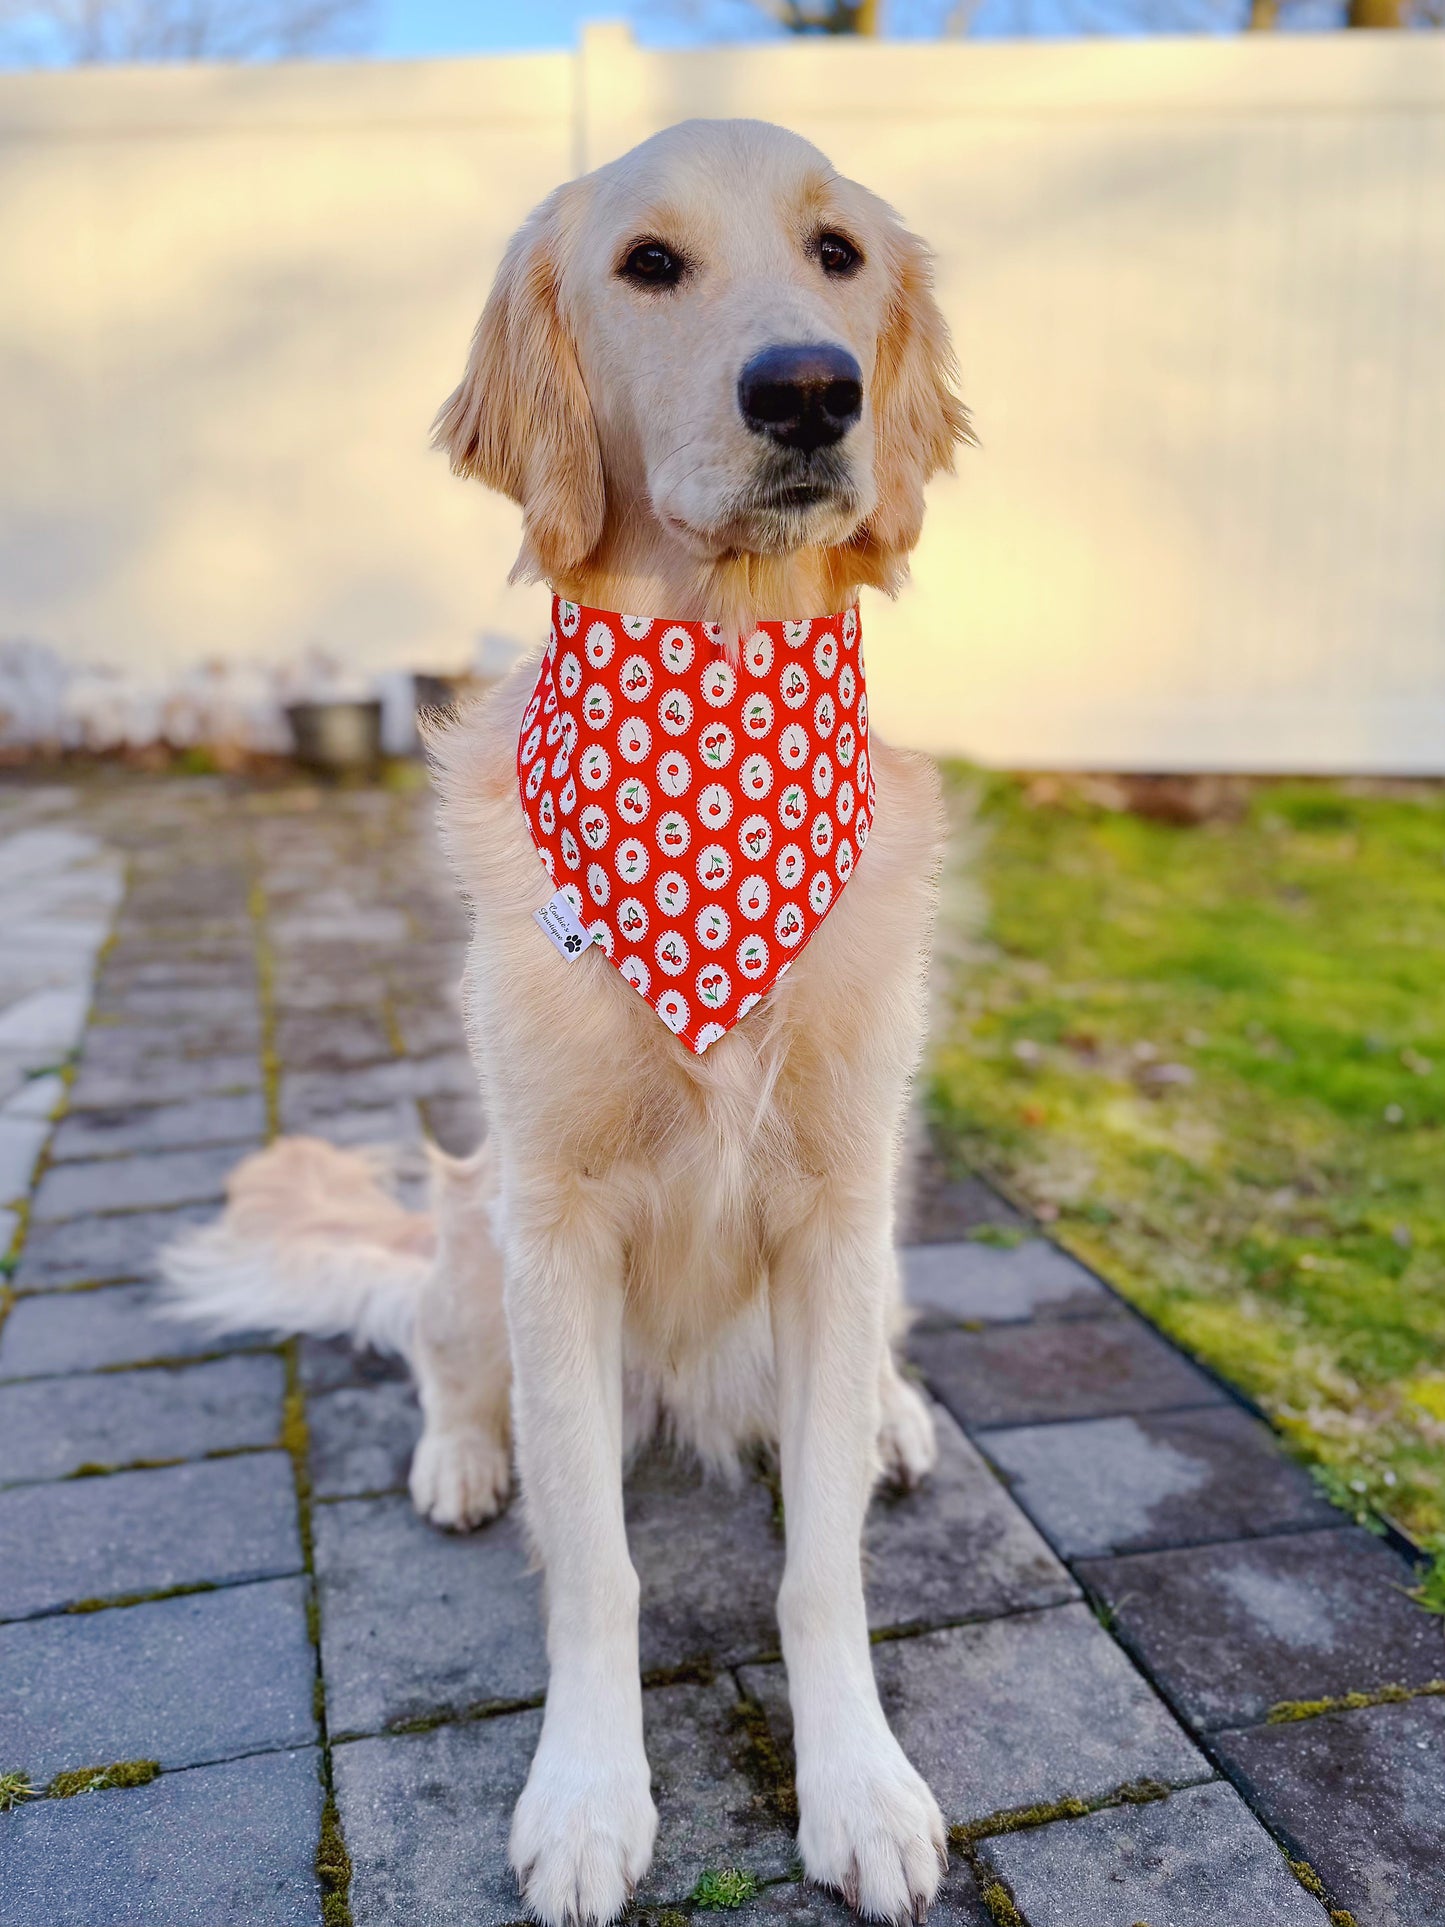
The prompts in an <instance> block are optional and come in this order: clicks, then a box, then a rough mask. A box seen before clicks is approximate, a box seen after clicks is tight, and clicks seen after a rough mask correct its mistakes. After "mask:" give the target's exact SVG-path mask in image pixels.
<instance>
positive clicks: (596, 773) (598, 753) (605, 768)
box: [577, 743, 612, 790]
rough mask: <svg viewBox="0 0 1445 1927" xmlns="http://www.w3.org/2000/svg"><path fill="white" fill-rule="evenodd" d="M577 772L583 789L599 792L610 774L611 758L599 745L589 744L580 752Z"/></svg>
mask: <svg viewBox="0 0 1445 1927" xmlns="http://www.w3.org/2000/svg"><path fill="white" fill-rule="evenodd" d="M577 770H578V774H579V775H580V776H581V778H582V786H583V788H584V789H589V790H600V789H601V788H602V786H603V784H604V783H605V782H606V781H607V779H608V777H609V776H610V775H611V774H612V758H611V757H610V756H609V755H608V754H607V751H606V750H605V749H604V748H603V747H602V745H601V743H589V744H588V745H587V747H586V749H584V750H583V752H582V760H581V762H580V763H579V764H578V765H577Z"/></svg>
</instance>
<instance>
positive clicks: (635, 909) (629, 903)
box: [617, 897, 647, 943]
mask: <svg viewBox="0 0 1445 1927" xmlns="http://www.w3.org/2000/svg"><path fill="white" fill-rule="evenodd" d="M617 928H618V930H619V932H620V933H621V936H622V940H623V942H624V943H641V941H642V939H643V938H644V937H645V936H646V935H647V910H646V907H645V906H644V905H643V904H642V903H640V902H639V901H638V899H637V898H636V897H624V898H623V899H622V901H621V903H619V904H618V906H617Z"/></svg>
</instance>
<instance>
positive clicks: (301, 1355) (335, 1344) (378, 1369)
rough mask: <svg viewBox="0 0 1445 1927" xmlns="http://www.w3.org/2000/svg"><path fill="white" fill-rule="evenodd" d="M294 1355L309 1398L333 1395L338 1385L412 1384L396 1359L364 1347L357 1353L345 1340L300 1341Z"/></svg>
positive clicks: (316, 1339) (318, 1339)
mask: <svg viewBox="0 0 1445 1927" xmlns="http://www.w3.org/2000/svg"><path fill="white" fill-rule="evenodd" d="M297 1353H298V1359H299V1363H300V1372H301V1383H302V1384H303V1385H304V1386H305V1388H306V1391H307V1393H308V1395H311V1394H320V1393H322V1392H331V1391H335V1390H336V1388H337V1387H338V1386H341V1385H385V1384H393V1383H396V1384H402V1385H409V1384H410V1383H411V1376H410V1374H409V1373H408V1371H407V1369H406V1366H405V1365H404V1364H403V1363H402V1361H401V1360H400V1359H399V1358H393V1357H391V1356H390V1354H388V1353H386V1352H374V1351H372V1350H371V1349H370V1348H369V1347H365V1346H364V1347H362V1348H361V1349H360V1350H358V1349H357V1348H356V1347H355V1346H354V1345H352V1344H351V1343H350V1341H349V1340H347V1339H345V1338H303V1339H302V1340H301V1342H300V1345H299V1346H298V1348H297Z"/></svg>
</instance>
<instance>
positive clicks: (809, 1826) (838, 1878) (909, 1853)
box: [798, 1728, 948, 1921]
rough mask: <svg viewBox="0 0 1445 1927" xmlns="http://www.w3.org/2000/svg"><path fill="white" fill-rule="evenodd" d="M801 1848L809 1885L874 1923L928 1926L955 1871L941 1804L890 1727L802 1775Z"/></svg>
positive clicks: (799, 1804) (800, 1787)
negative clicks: (942, 1886)
mask: <svg viewBox="0 0 1445 1927" xmlns="http://www.w3.org/2000/svg"><path fill="white" fill-rule="evenodd" d="M798 1809H799V1826H798V1846H799V1849H800V1850H801V1852H802V1856H803V1867H804V1870H805V1872H806V1873H807V1876H808V1878H809V1879H810V1880H812V1881H815V1882H816V1883H817V1884H818V1885H819V1886H823V1887H832V1888H834V1889H835V1890H836V1891H837V1892H838V1893H840V1894H841V1895H842V1896H843V1898H844V1899H845V1900H846V1901H847V1903H848V1905H849V1906H850V1907H851V1908H852V1909H853V1911H854V1912H855V1913H859V1914H863V1915H864V1916H866V1918H867V1919H869V1920H888V1921H922V1920H924V1919H926V1918H927V1915H928V1907H929V1902H930V1901H931V1900H932V1899H933V1897H934V1895H935V1894H936V1893H937V1891H938V1883H939V1880H940V1879H941V1878H942V1876H943V1873H944V1871H945V1869H946V1868H947V1866H948V1847H947V1844H946V1840H945V1835H944V1831H943V1818H942V1816H941V1815H940V1813H939V1811H938V1802H937V1801H936V1800H935V1799H934V1797H933V1795H932V1794H931V1793H930V1792H929V1790H928V1788H927V1786H926V1785H925V1783H924V1781H923V1780H922V1778H921V1777H920V1776H919V1775H918V1774H917V1773H916V1772H915V1771H914V1770H913V1768H912V1767H911V1766H910V1765H909V1763H908V1761H907V1759H906V1758H905V1757H904V1754H903V1749H902V1748H901V1747H900V1746H899V1744H898V1742H897V1741H896V1740H895V1739H894V1737H893V1735H892V1734H891V1733H889V1732H888V1731H887V1729H886V1728H884V1730H883V1733H882V1734H881V1735H879V1736H878V1737H877V1738H876V1739H875V1740H874V1741H873V1742H872V1743H871V1744H870V1745H869V1746H868V1747H866V1748H861V1749H858V1750H856V1751H855V1750H853V1749H848V1750H846V1751H843V1752H840V1753H836V1754H835V1755H834V1756H833V1757H832V1758H831V1759H827V1760H823V1761H820V1762H819V1763H818V1765H817V1766H816V1767H814V1768H812V1769H811V1770H805V1769H804V1768H803V1767H802V1766H801V1765H800V1767H799V1772H798Z"/></svg>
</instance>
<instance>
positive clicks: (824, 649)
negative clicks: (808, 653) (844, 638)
mask: <svg viewBox="0 0 1445 1927" xmlns="http://www.w3.org/2000/svg"><path fill="white" fill-rule="evenodd" d="M813 667H814V668H815V669H816V670H817V672H818V674H819V675H820V676H822V677H824V678H825V679H826V678H827V677H829V676H831V675H832V673H833V671H834V670H835V669H836V668H837V667H838V639H837V637H836V636H829V635H822V636H819V638H818V640H817V641H816V642H815V643H814V644H813Z"/></svg>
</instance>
